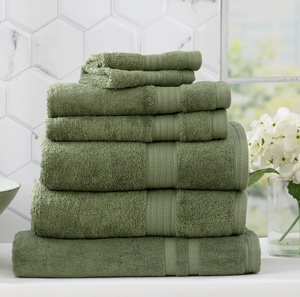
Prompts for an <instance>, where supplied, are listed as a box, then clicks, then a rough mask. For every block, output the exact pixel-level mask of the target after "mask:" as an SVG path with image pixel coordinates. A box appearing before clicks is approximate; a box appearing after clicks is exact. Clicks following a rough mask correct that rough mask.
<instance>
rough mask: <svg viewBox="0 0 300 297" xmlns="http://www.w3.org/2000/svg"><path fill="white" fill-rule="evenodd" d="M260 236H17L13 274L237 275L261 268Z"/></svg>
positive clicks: (32, 275)
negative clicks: (64, 237)
mask: <svg viewBox="0 0 300 297" xmlns="http://www.w3.org/2000/svg"><path fill="white" fill-rule="evenodd" d="M260 253H261V252H260V245H259V239H258V237H257V235H256V234H255V233H254V232H253V231H249V230H247V231H246V232H245V233H244V234H243V235H238V236H224V237H214V238H190V239H187V238H176V237H136V238H130V237H129V238H108V239H55V238H47V237H39V236H37V235H35V234H34V233H33V232H32V231H21V232H19V233H17V234H16V235H15V238H14V242H13V248H12V265H13V273H14V274H15V275H16V276H19V277H124V276H166V275H176V276H187V275H237V274H245V273H256V272H258V271H259V270H260V264H261V263H260Z"/></svg>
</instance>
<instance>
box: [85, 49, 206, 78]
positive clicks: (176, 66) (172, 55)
mask: <svg viewBox="0 0 300 297" xmlns="http://www.w3.org/2000/svg"><path fill="white" fill-rule="evenodd" d="M201 64H202V55H201V53H200V52H199V51H186V52H185V51H173V52H166V53H162V54H154V55H141V54H137V53H117V52H115V53H107V52H103V53H100V54H95V55H91V56H90V57H89V58H88V60H87V61H86V63H85V65H84V67H83V68H84V70H85V71H86V72H87V73H95V74H97V73H99V71H100V69H101V68H103V67H105V68H112V69H122V70H143V71H157V70H184V69H190V70H195V71H196V70H199V69H200V67H201Z"/></svg>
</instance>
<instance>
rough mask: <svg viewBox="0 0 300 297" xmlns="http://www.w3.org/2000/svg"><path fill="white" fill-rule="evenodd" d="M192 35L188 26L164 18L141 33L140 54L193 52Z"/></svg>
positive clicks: (169, 18)
mask: <svg viewBox="0 0 300 297" xmlns="http://www.w3.org/2000/svg"><path fill="white" fill-rule="evenodd" d="M193 40H194V34H193V30H192V29H191V28H189V27H188V26H186V25H184V24H182V23H180V22H178V21H177V20H175V19H173V18H171V17H168V16H167V17H164V18H162V19H160V20H158V21H157V22H154V23H153V24H151V25H150V26H148V27H147V28H145V29H144V30H143V31H142V44H141V52H142V54H158V53H162V52H167V51H175V50H176V51H179V50H183V51H189V50H193Z"/></svg>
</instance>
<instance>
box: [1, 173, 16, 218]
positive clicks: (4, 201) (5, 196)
mask: <svg viewBox="0 0 300 297" xmlns="http://www.w3.org/2000/svg"><path fill="white" fill-rule="evenodd" d="M20 187H21V185H20V184H19V183H17V182H15V181H13V180H9V179H6V178H0V214H1V213H2V212H3V211H4V210H5V209H6V207H7V206H8V205H9V204H10V202H11V201H12V200H13V199H14V197H15V196H16V194H17V193H18V191H19V189H20Z"/></svg>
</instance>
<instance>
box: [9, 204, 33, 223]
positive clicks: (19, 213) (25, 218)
mask: <svg viewBox="0 0 300 297" xmlns="http://www.w3.org/2000/svg"><path fill="white" fill-rule="evenodd" d="M7 209H8V210H10V211H11V212H12V213H14V214H16V215H17V216H19V217H21V218H22V219H24V220H25V221H27V222H30V221H31V219H30V217H28V216H26V215H24V214H23V213H21V212H19V211H18V210H16V209H14V208H12V207H11V206H8V207H7Z"/></svg>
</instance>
